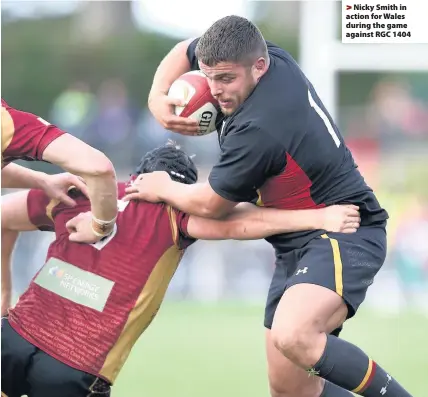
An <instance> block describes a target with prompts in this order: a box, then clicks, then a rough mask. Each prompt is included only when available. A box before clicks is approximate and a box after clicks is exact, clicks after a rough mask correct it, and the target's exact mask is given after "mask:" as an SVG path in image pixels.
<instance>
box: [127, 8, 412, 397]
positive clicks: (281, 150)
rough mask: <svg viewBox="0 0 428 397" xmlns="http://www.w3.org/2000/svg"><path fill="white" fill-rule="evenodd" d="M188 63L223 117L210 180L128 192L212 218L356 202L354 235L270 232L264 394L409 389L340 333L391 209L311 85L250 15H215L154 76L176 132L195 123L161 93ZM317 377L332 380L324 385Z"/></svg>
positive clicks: (159, 110)
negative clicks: (253, 204)
mask: <svg viewBox="0 0 428 397" xmlns="http://www.w3.org/2000/svg"><path fill="white" fill-rule="evenodd" d="M195 69H200V70H201V71H202V72H203V73H204V74H205V75H206V76H207V79H208V83H209V85H210V89H211V92H212V94H213V96H214V97H215V98H216V99H217V100H218V101H219V104H220V107H221V110H222V113H223V114H224V115H225V117H226V118H225V120H224V121H223V123H222V124H221V125H219V126H218V131H219V143H220V148H221V156H220V159H219V162H218V163H217V164H216V165H215V166H214V168H213V169H212V171H211V174H210V176H209V181H208V182H207V183H203V184H197V185H193V186H184V185H178V184H176V183H175V182H173V181H171V180H170V178H169V176H168V174H166V173H156V174H153V175H147V176H146V175H143V176H140V179H142V181H141V183H138V182H137V183H136V184H134V185H133V186H132V187H130V188H129V189H128V190H127V192H128V193H129V197H130V198H141V199H146V200H149V201H153V202H156V201H165V202H167V203H168V204H170V205H172V206H174V207H175V208H179V209H180V210H182V211H185V212H188V213H190V214H194V215H200V216H206V217H210V218H218V217H221V216H224V215H225V214H227V213H229V212H230V211H231V209H232V208H233V207H235V206H236V205H237V203H239V202H243V201H252V200H257V202H258V204H259V205H264V206H267V207H274V208H282V209H303V208H320V207H323V206H325V205H331V204H338V203H353V204H355V205H358V206H359V208H360V211H361V219H362V223H361V225H362V227H361V228H359V229H358V231H357V233H355V234H352V235H344V234H335V233H325V231H323V230H316V231H305V232H300V233H289V234H281V235H277V236H273V237H270V238H268V239H267V240H268V241H269V242H270V243H272V245H273V246H274V248H275V252H276V270H275V274H274V276H273V279H272V283H271V287H270V290H269V294H268V300H267V305H266V310H265V321H264V325H265V327H266V328H267V331H266V348H267V357H268V369H269V381H270V388H271V394H272V396H274V397H289V396H293V397H297V396H299V397H306V396H310V397H319V396H320V395H322V396H328V397H339V396H350V394H349V393H348V392H347V391H346V390H348V391H353V392H354V393H357V394H361V395H363V396H367V397H375V396H376V397H377V396H379V393H380V394H382V395H383V396H384V397H406V396H410V394H409V393H408V392H407V391H405V390H404V389H403V387H402V386H401V385H400V384H399V383H398V382H397V381H396V380H395V379H394V378H392V377H391V375H390V374H388V373H387V372H386V371H385V370H384V369H383V368H381V367H380V366H379V365H378V364H376V362H375V361H373V360H372V359H370V358H369V357H368V356H367V355H366V354H365V353H364V352H363V351H362V350H360V349H359V348H358V347H356V346H354V345H353V344H351V343H349V342H347V341H345V340H342V339H340V338H338V335H339V331H340V329H341V326H342V324H343V322H344V321H345V320H346V319H348V318H350V317H352V316H354V315H355V313H356V312H357V310H358V308H359V306H360V304H361V303H362V302H363V301H364V299H365V295H366V291H367V288H368V287H369V286H370V285H371V284H372V282H373V278H374V277H375V275H376V274H377V272H378V271H379V269H380V268H381V267H382V265H383V263H384V260H385V255H386V221H387V218H388V214H387V212H386V211H385V210H384V209H383V208H382V207H381V206H380V205H379V203H378V201H377V199H376V197H375V195H374V194H373V191H372V190H371V189H370V187H369V186H367V184H366V183H365V181H364V179H363V177H362V176H361V174H360V173H359V171H358V170H357V166H356V165H355V163H354V160H353V158H352V155H351V153H350V151H349V150H348V148H347V147H346V145H345V142H344V140H343V137H342V136H341V134H340V132H339V130H338V128H337V126H336V125H335V124H334V122H333V120H332V119H331V117H330V115H329V114H328V112H327V110H326V109H325V107H324V105H323V103H322V101H321V99H320V98H319V97H318V95H317V93H316V91H315V89H314V87H313V86H312V84H311V83H310V82H309V81H308V79H307V78H306V76H305V75H304V74H303V72H302V71H301V69H300V68H299V66H298V65H297V63H296V62H295V60H294V59H293V58H292V57H291V56H290V54H288V53H287V52H286V51H284V50H283V49H281V48H279V47H277V46H276V45H274V44H271V43H267V42H266V41H265V40H264V38H263V36H262V34H261V32H260V31H259V29H258V28H257V27H256V26H255V25H254V24H252V23H251V22H250V21H248V20H246V19H245V18H241V17H238V16H229V17H225V18H222V19H220V20H218V21H217V22H215V23H214V24H213V25H212V26H211V27H210V28H209V29H208V30H207V31H206V32H205V33H204V34H203V35H202V37H200V38H199V39H195V40H190V41H185V42H182V43H179V44H178V45H177V46H176V47H175V48H174V49H173V50H172V51H171V52H170V53H169V54H168V55H167V56H166V57H165V59H164V60H163V61H162V62H161V64H160V65H159V67H158V70H157V72H156V75H155V77H154V81H153V85H152V89H151V92H150V96H149V106H150V109H151V111H152V113H153V114H154V116H155V117H156V118H157V119H158V120H159V121H160V122H161V123H163V125H164V126H165V127H166V128H169V129H172V130H174V131H178V132H182V133H185V134H191V133H193V132H195V131H196V130H197V128H198V127H197V125H195V122H192V121H191V120H189V119H183V118H179V117H177V116H174V115H172V114H171V110H172V109H171V108H172V107H171V100H170V99H169V98H168V97H167V92H168V89H169V87H170V86H171V84H172V82H173V81H175V80H176V79H177V78H178V77H179V76H180V75H181V74H183V73H185V72H188V71H189V70H195ZM307 372H309V373H311V374H316V375H319V377H316V376H311V377H308V375H307ZM321 378H324V379H326V380H329V381H330V382H332V383H333V384H335V385H337V386H338V387H335V388H333V387H332V386H331V384H326V386H324V385H323V380H322V379H321ZM344 389H346V390H344Z"/></svg>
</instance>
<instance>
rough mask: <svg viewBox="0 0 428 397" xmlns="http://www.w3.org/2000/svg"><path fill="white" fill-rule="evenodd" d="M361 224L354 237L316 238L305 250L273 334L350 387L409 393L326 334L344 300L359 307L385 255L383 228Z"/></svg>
mask: <svg viewBox="0 0 428 397" xmlns="http://www.w3.org/2000/svg"><path fill="white" fill-rule="evenodd" d="M361 229H362V230H361ZM361 229H360V231H359V232H358V233H357V234H355V235H353V236H352V237H343V236H344V235H342V234H337V235H335V237H336V238H328V237H327V236H324V237H325V239H324V240H322V239H315V240H313V241H312V242H311V243H309V244H308V245H307V246H306V247H305V249H303V250H302V257H301V259H300V261H299V265H298V268H297V270H296V272H295V273H294V275H293V276H292V277H291V278H290V280H289V285H290V287H289V288H287V290H286V292H285V293H284V295H283V297H282V298H281V301H280V303H279V305H278V307H277V310H276V312H275V317H274V320H273V324H272V334H271V336H272V340H273V343H274V344H275V346H276V347H277V348H278V350H280V351H281V353H282V354H284V356H286V357H287V358H289V359H290V360H291V361H293V362H294V363H295V364H297V365H299V366H300V367H301V368H303V369H306V370H308V371H309V372H310V373H314V374H318V375H319V376H321V377H323V378H324V379H326V380H329V381H330V382H332V383H334V384H336V385H338V386H341V387H343V388H345V389H347V390H351V391H353V392H355V393H358V394H361V395H363V396H366V397H372V396H373V397H374V396H376V397H377V396H379V394H381V395H383V396H384V397H406V396H410V394H409V393H408V392H406V391H405V390H404V389H403V388H402V387H401V386H400V385H399V384H398V382H397V381H396V380H395V379H393V378H392V377H391V376H390V375H389V374H387V373H386V372H385V371H384V370H383V369H382V368H381V367H380V366H378V365H377V364H376V363H374V362H373V361H372V360H370V359H369V357H368V356H367V355H366V354H365V353H364V352H363V351H362V350H360V349H359V348H357V347H356V346H354V345H353V344H351V343H349V342H346V341H344V340H342V339H340V338H338V337H336V336H334V335H328V334H326V329H327V324H328V323H329V322H331V318H332V317H334V316H337V313H339V312H341V311H342V310H343V308H344V307H345V306H344V300H346V302H347V303H348V306H349V309H350V315H353V314H354V313H355V311H356V310H357V308H358V306H359V304H360V303H361V302H362V301H363V300H364V296H365V293H366V290H367V287H368V285H370V283H371V281H372V280H373V277H374V275H375V274H376V273H377V271H378V270H379V268H380V267H381V266H382V263H383V261H384V258H385V247H386V242H385V234H384V232H382V230H380V231H379V230H376V229H381V228H361ZM339 240H340V242H339ZM327 247H329V250H330V251H329V253H328V250H327V249H326V248H327Z"/></svg>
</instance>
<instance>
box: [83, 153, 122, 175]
mask: <svg viewBox="0 0 428 397" xmlns="http://www.w3.org/2000/svg"><path fill="white" fill-rule="evenodd" d="M97 152H98V154H97V155H96V156H95V158H92V159H91V164H90V165H89V164H88V168H87V169H86V172H85V173H86V174H87V175H89V176H92V177H116V172H115V169H114V167H113V163H112V162H111V161H110V160H109V158H108V157H107V156H106V155H105V154H104V153H102V152H99V151H97Z"/></svg>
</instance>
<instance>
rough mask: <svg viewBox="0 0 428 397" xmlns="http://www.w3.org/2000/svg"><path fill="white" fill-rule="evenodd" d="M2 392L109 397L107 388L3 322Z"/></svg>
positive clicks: (12, 395)
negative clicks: (30, 341)
mask: <svg viewBox="0 0 428 397" xmlns="http://www.w3.org/2000/svg"><path fill="white" fill-rule="evenodd" d="M1 391H2V393H4V394H2V395H6V396H7V397H21V396H22V395H27V396H28V397H59V396H61V397H80V396H81V397H109V396H110V385H109V384H108V383H107V382H106V381H105V380H103V379H101V378H98V377H96V376H94V375H91V374H88V373H86V372H82V371H78V370H76V369H74V368H71V367H69V366H68V365H66V364H63V363H62V362H60V361H58V360H56V359H55V358H53V357H51V356H49V355H48V354H46V353H45V352H43V351H42V350H40V349H38V348H37V347H35V346H34V345H32V344H31V343H29V342H28V341H26V340H25V339H24V338H22V337H21V336H20V335H19V334H18V333H17V332H16V331H15V330H14V329H13V328H12V327H11V326H10V324H9V322H8V321H7V319H6V318H2V323H1Z"/></svg>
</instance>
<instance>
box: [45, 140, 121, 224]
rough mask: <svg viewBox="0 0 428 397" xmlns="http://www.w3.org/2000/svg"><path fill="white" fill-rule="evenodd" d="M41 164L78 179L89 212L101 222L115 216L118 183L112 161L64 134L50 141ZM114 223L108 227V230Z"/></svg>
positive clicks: (112, 218)
mask: <svg viewBox="0 0 428 397" xmlns="http://www.w3.org/2000/svg"><path fill="white" fill-rule="evenodd" d="M43 160H45V161H49V162H50V163H53V164H56V165H58V166H60V167H61V168H63V169H64V170H66V171H68V172H70V173H72V174H76V175H79V176H81V177H82V178H83V179H84V180H85V182H86V185H87V192H88V198H89V200H90V202H91V211H92V213H93V215H94V217H95V218H97V219H99V220H102V221H106V222H108V221H111V220H114V219H115V217H116V215H117V181H116V173H115V170H114V167H113V165H112V163H111V161H110V160H109V159H108V158H107V156H106V155H105V154H104V153H102V152H100V151H99V150H97V149H95V148H93V147H92V146H89V145H88V144H86V143H84V142H83V141H81V140H80V139H78V138H76V137H74V136H72V135H70V134H64V135H61V136H60V137H58V138H57V139H55V140H54V141H52V142H51V143H50V144H49V146H47V147H46V149H45V150H44V152H43ZM113 225H114V221H113V222H112V224H111V228H112V227H113Z"/></svg>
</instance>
